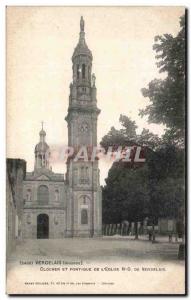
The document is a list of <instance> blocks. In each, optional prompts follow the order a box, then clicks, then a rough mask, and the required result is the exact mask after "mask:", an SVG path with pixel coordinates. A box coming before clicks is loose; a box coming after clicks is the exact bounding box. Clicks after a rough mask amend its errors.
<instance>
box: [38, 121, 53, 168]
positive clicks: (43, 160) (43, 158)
mask: <svg viewBox="0 0 191 300" xmlns="http://www.w3.org/2000/svg"><path fill="white" fill-rule="evenodd" d="M39 136H40V141H39V143H38V144H37V145H36V146H35V151H34V152H35V169H41V168H45V169H49V157H50V150H49V146H48V144H47V143H46V141H45V137H46V132H45V131H44V128H43V122H42V129H41V130H40V132H39Z"/></svg>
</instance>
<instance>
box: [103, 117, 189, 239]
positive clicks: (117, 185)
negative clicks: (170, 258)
mask: <svg viewBox="0 0 191 300" xmlns="http://www.w3.org/2000/svg"><path fill="white" fill-rule="evenodd" d="M120 122H121V124H122V128H121V129H119V130H116V129H115V128H114V127H113V128H112V130H110V131H109V133H108V134H107V135H106V136H104V137H103V139H102V141H101V144H102V146H103V147H104V148H105V150H107V149H108V147H109V146H114V150H115V147H116V146H117V147H118V146H120V145H123V146H124V147H125V146H129V144H132V143H134V144H135V145H143V146H148V145H149V147H148V148H147V151H146V153H145V154H146V162H145V163H144V164H142V165H141V167H140V165H137V164H136V165H135V164H130V163H127V162H122V161H119V162H115V163H114V164H113V166H112V167H111V169H110V170H109V174H108V178H107V179H106V186H104V187H103V222H104V223H113V222H114V223H120V222H122V221H123V220H128V221H130V222H135V223H137V222H138V221H142V220H143V219H144V218H145V217H146V216H148V217H149V219H150V220H152V222H153V237H154V224H155V223H156V221H157V220H158V218H159V217H173V218H176V217H177V215H178V211H179V209H180V207H181V203H183V201H184V150H183V149H182V148H179V147H176V146H175V145H172V144H169V145H168V144H164V143H162V141H161V139H160V138H159V137H158V136H157V135H154V134H152V133H150V132H149V131H148V130H145V129H143V131H142V135H138V134H137V133H136V128H137V126H136V124H135V122H133V121H131V119H130V118H128V117H126V116H120ZM129 127H130V128H131V130H129V131H128V128H129ZM129 140H130V142H129Z"/></svg>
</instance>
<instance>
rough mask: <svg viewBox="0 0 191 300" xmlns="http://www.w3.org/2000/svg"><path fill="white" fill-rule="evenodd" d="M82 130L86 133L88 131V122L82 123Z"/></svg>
mask: <svg viewBox="0 0 191 300" xmlns="http://www.w3.org/2000/svg"><path fill="white" fill-rule="evenodd" d="M80 132H84V133H86V132H88V124H87V123H85V122H84V123H82V124H81V125H80Z"/></svg>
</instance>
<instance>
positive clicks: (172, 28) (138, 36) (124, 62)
mask: <svg viewBox="0 0 191 300" xmlns="http://www.w3.org/2000/svg"><path fill="white" fill-rule="evenodd" d="M183 13H184V8H183V7H45V6H44V7H43V6H41V7H30V6H28V7H25V6H23V7H8V8H7V50H6V51H7V84H6V86H7V88H6V89H7V157H10V158H22V159H25V160H26V161H27V171H32V170H33V168H34V147H35V145H36V144H37V143H38V142H39V131H40V129H41V121H44V129H45V131H46V134H47V135H46V141H47V143H48V144H49V146H50V148H51V149H53V151H56V149H60V148H61V147H62V146H63V145H64V146H65V145H67V123H66V121H65V116H66V115H67V109H68V96H69V85H70V82H71V81H72V62H71V57H72V54H73V51H74V48H75V46H76V45H77V42H78V39H79V31H80V26H79V24H80V17H81V15H83V17H84V20H85V32H86V42H87V44H88V47H89V49H90V50H91V51H92V54H93V72H94V73H95V75H96V87H97V100H98V107H99V108H100V109H101V114H100V115H99V118H98V142H100V141H101V139H102V137H103V136H104V135H105V134H107V133H108V131H109V130H110V128H111V127H112V126H114V127H116V128H120V123H119V116H120V114H124V115H127V116H129V117H130V118H131V119H132V120H134V121H136V123H137V125H138V130H137V132H138V133H140V132H141V131H142V129H143V128H148V129H149V130H150V131H152V132H153V133H155V134H159V135H161V134H162V133H163V131H164V126H162V125H156V124H148V123H147V118H146V117H145V118H141V117H140V116H139V110H140V109H143V108H145V107H146V106H147V105H148V104H149V99H148V98H144V97H143V96H142V93H141V89H142V88H144V87H147V85H148V83H149V82H150V81H151V80H153V79H154V78H162V77H163V76H164V75H162V74H159V72H158V69H157V66H156V59H155V55H156V54H155V52H154V51H153V49H152V46H153V44H154V37H155V36H156V35H162V34H164V33H171V34H172V35H176V34H177V33H178V31H179V18H180V16H181V15H183ZM99 167H100V182H101V184H104V179H105V178H106V177H107V173H108V170H109V168H110V167H111V162H108V161H104V160H100V162H99ZM52 168H53V171H54V172H59V173H65V171H66V168H65V162H64V161H63V160H62V159H61V158H60V160H59V159H56V160H55V161H53V162H52Z"/></svg>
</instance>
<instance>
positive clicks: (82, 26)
mask: <svg viewBox="0 0 191 300" xmlns="http://www.w3.org/2000/svg"><path fill="white" fill-rule="evenodd" d="M84 26H85V22H84V18H83V16H81V19H80V32H84Z"/></svg>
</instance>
